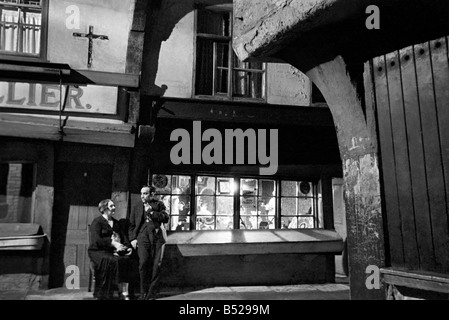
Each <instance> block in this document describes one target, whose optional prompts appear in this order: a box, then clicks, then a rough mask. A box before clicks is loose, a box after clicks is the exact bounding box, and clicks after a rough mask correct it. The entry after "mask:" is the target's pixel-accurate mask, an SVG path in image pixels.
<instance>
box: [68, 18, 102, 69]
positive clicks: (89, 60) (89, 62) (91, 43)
mask: <svg viewBox="0 0 449 320" xmlns="http://www.w3.org/2000/svg"><path fill="white" fill-rule="evenodd" d="M73 36H74V37H81V38H88V39H89V48H88V55H87V67H88V68H90V67H92V60H93V58H92V51H93V47H94V41H93V40H94V39H100V40H109V38H108V36H104V35H99V34H94V27H93V26H89V33H78V32H74V33H73Z"/></svg>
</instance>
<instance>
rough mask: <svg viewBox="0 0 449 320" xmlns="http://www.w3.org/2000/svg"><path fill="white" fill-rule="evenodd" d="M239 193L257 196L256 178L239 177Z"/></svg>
mask: <svg viewBox="0 0 449 320" xmlns="http://www.w3.org/2000/svg"><path fill="white" fill-rule="evenodd" d="M240 195H242V196H250V195H253V196H257V180H256V179H241V180H240Z"/></svg>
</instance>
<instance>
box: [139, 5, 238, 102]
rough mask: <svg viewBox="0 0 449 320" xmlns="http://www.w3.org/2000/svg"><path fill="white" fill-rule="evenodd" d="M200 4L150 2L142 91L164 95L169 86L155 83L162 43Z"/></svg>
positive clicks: (159, 95)
mask: <svg viewBox="0 0 449 320" xmlns="http://www.w3.org/2000/svg"><path fill="white" fill-rule="evenodd" d="M230 3H232V1H230V0H203V1H201V5H203V6H209V5H220V4H230ZM195 6H198V4H196V2H195V1H193V0H164V1H162V0H157V1H151V2H150V3H149V14H148V15H147V20H146V30H147V32H146V33H145V45H144V57H145V58H144V60H143V61H142V92H143V94H144V95H152V96H156V97H162V96H163V95H164V94H165V91H166V89H167V87H166V86H165V88H164V86H162V87H159V86H157V85H156V84H155V80H156V75H157V71H158V68H159V56H160V51H161V44H162V42H163V41H166V40H167V39H168V38H169V37H170V35H171V33H172V31H173V29H174V28H175V26H176V25H177V24H178V22H179V21H180V20H181V19H182V18H184V17H185V16H186V15H187V14H189V13H190V12H192V11H193V10H195Z"/></svg>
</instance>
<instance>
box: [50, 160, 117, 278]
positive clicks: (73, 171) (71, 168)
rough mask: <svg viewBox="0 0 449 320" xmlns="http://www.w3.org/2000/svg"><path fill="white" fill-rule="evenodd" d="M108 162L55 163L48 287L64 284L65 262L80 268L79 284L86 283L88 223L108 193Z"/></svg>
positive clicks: (110, 181)
mask: <svg viewBox="0 0 449 320" xmlns="http://www.w3.org/2000/svg"><path fill="white" fill-rule="evenodd" d="M111 190H112V166H111V165H106V164H101V165H99V164H79V163H61V164H58V165H57V167H56V175H55V205H54V214H53V224H52V225H53V234H52V245H51V250H52V252H51V270H50V285H51V287H61V286H64V285H65V279H66V277H67V276H68V274H65V270H66V268H67V266H71V265H75V266H77V267H78V268H79V270H80V276H81V278H80V284H81V286H82V287H86V286H87V284H88V274H89V258H88V256H87V244H88V233H87V232H88V229H87V227H88V225H89V224H90V223H91V222H92V220H93V219H94V218H95V217H97V216H98V215H99V212H98V203H99V202H100V201H101V200H103V199H107V198H110V197H111Z"/></svg>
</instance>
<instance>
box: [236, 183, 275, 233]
mask: <svg viewBox="0 0 449 320" xmlns="http://www.w3.org/2000/svg"><path fill="white" fill-rule="evenodd" d="M276 199H277V197H276V181H274V180H262V179H241V180H240V229H274V228H275V222H276V220H275V219H276V202H277V201H276Z"/></svg>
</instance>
